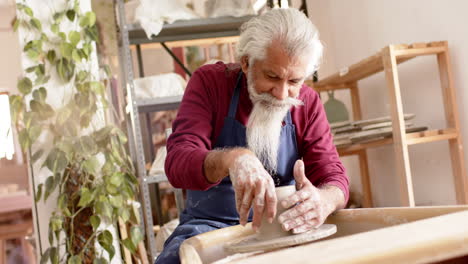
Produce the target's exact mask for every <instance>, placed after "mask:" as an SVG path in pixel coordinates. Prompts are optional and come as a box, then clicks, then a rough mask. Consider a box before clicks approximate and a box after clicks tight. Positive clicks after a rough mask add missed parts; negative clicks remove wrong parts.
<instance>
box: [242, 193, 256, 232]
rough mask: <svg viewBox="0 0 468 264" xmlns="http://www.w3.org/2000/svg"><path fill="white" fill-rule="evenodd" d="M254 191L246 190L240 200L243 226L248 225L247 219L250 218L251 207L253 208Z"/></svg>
mask: <svg viewBox="0 0 468 264" xmlns="http://www.w3.org/2000/svg"><path fill="white" fill-rule="evenodd" d="M254 191H255V190H252V188H245V190H244V193H243V195H242V197H241V198H240V201H241V202H240V205H239V210H238V213H239V223H240V224H241V225H246V224H247V219H248V217H249V211H250V207H251V206H252V200H253V197H254V196H253V195H254Z"/></svg>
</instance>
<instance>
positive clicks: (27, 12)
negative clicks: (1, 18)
mask: <svg viewBox="0 0 468 264" xmlns="http://www.w3.org/2000/svg"><path fill="white" fill-rule="evenodd" d="M23 11H24V13H26V15H28V16H30V17H32V16H34V13H33V11H32V9H31V8H30V7H29V6H24V8H23Z"/></svg>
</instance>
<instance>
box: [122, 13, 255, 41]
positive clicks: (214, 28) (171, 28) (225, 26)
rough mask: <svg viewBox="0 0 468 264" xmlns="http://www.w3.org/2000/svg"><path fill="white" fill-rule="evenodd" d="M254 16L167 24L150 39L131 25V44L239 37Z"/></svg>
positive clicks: (142, 31) (135, 26)
mask: <svg viewBox="0 0 468 264" xmlns="http://www.w3.org/2000/svg"><path fill="white" fill-rule="evenodd" d="M252 17H253V16H243V17H217V18H205V19H191V20H179V21H176V22H174V23H172V24H165V25H164V26H163V28H162V30H161V32H159V34H158V35H157V36H154V37H153V38H151V39H148V37H147V36H146V33H145V31H144V30H143V29H142V28H141V27H140V26H139V25H137V24H132V25H129V29H128V33H129V39H130V44H132V45H135V44H144V43H155V42H169V41H179V40H193V39H204V38H216V37H229V36H237V35H239V28H240V26H241V25H242V24H243V23H244V22H246V21H248V20H249V19H250V18H252Z"/></svg>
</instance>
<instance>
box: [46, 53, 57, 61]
mask: <svg viewBox="0 0 468 264" xmlns="http://www.w3.org/2000/svg"><path fill="white" fill-rule="evenodd" d="M46 57H47V60H48V61H49V62H50V63H51V64H55V58H56V57H57V55H56V54H55V50H49V51H48V52H47V56H46Z"/></svg>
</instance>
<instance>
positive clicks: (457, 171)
mask: <svg viewBox="0 0 468 264" xmlns="http://www.w3.org/2000/svg"><path fill="white" fill-rule="evenodd" d="M444 44H445V45H444V46H443V48H444V49H445V52H443V53H440V54H438V55H437V62H438V66H439V74H440V83H441V86H442V97H443V101H444V109H445V120H446V122H447V126H448V127H453V128H455V130H456V132H457V137H456V138H454V139H451V140H449V148H450V157H451V160H452V171H453V177H454V183H455V191H456V197H457V202H458V203H461V204H467V203H468V179H467V175H466V168H465V159H464V153H463V142H462V139H461V136H460V124H459V120H460V119H459V114H458V105H457V100H456V98H457V96H456V92H455V87H454V84H453V77H452V68H451V67H452V66H451V63H450V56H449V52H448V43H447V42H445V43H444Z"/></svg>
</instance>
